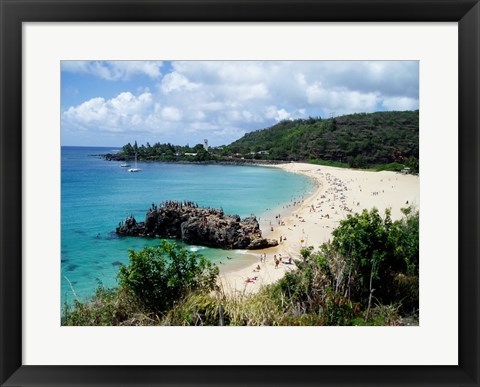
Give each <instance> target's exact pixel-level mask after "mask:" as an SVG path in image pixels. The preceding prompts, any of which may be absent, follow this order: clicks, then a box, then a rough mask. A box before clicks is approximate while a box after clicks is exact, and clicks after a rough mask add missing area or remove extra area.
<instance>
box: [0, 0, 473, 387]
mask: <svg viewBox="0 0 480 387" xmlns="http://www.w3.org/2000/svg"><path fill="white" fill-rule="evenodd" d="M0 12H1V22H0V23H1V34H2V35H1V45H0V50H1V51H0V54H1V63H0V69H1V74H0V76H1V79H0V81H1V84H0V85H1V94H0V95H1V103H0V120H1V123H0V125H1V128H0V129H1V130H0V136H1V137H0V147H1V148H0V168H1V169H0V170H1V175H0V176H1V180H0V182H1V183H0V190H1V191H0V201H1V205H0V221H1V233H0V345H1V348H0V384H1V385H2V386H71V385H76V386H106V385H110V386H120V385H121V386H220V385H225V386H304V385H305V386H306V385H332V386H335V385H338V386H340V385H351V386H357V385H363V386H373V385H417V386H420V385H422V386H426V385H429V386H437V385H438V386H440V385H442V386H454V385H455V386H478V385H479V380H480V378H479V374H480V372H479V371H480V367H479V365H480V357H479V353H480V351H479V350H480V346H479V344H480V340H479V326H480V320H479V305H480V297H479V295H480V288H479V278H480V276H479V251H480V249H479V247H480V246H479V239H480V238H479V237H480V234H479V200H480V192H479V166H480V157H479V156H480V147H479V129H480V125H479V124H480V98H479V95H480V85H479V79H480V4H479V2H478V0H420V1H417V0H414V1H412V0H407V1H405V0H403V1H399V0H361V1H354V0H336V1H332V0H325V1H324V0H298V1H295V0H270V1H269V0H258V1H257V0H198V1H195V0H177V1H173V0H138V1H135V0H123V1H121V0H120V1H107V0H100V1H94V0H62V1H59V0H0ZM79 21H89V22H119V21H122V22H151V21H209V22H218V21H223V22H239V21H251V22H254V21H267V22H269V21H291V22H307V21H335V22H339V21H350V22H351V21H353V22H357V21H361V22H396V21H408V22H447V21H448V22H458V33H459V42H458V43H459V57H458V59H459V78H458V80H459V160H458V162H459V187H458V189H459V230H458V231H459V234H458V237H459V266H458V268H459V316H458V318H459V365H458V366H382V367H380V366H368V367H366V366H291V367H285V366H284V367H273V366H24V365H22V31H21V28H22V23H23V22H79ZM439 114H444V113H443V112H439ZM440 340H441V337H439V341H440ZM226 356H227V354H226Z"/></svg>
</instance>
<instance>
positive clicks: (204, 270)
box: [118, 241, 219, 314]
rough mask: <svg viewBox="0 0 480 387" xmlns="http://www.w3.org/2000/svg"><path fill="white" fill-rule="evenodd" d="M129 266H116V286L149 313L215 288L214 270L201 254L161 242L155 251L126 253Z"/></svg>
mask: <svg viewBox="0 0 480 387" xmlns="http://www.w3.org/2000/svg"><path fill="white" fill-rule="evenodd" d="M128 259H129V261H130V263H129V264H128V265H126V266H125V265H122V266H121V267H120V270H119V273H118V278H119V280H120V286H121V287H122V288H125V289H126V290H127V291H129V292H130V293H131V294H132V295H134V296H135V297H136V299H137V300H138V301H139V302H140V303H141V304H142V305H143V306H144V307H145V308H146V309H147V310H149V311H151V312H154V313H157V314H160V313H163V312H165V311H166V310H168V309H169V308H171V307H172V306H173V305H174V303H175V302H176V301H178V300H180V299H181V298H183V297H185V296H186V295H187V294H189V293H190V292H192V291H196V290H203V291H210V290H213V289H214V288H215V287H216V279H217V276H218V273H219V270H218V267H216V266H215V265H213V264H212V263H211V262H210V261H208V260H207V259H206V258H204V257H203V256H202V255H199V254H195V253H190V252H189V251H188V250H187V249H185V248H179V247H178V246H177V245H176V244H175V243H169V242H166V241H162V243H161V245H160V246H158V247H157V248H153V247H145V248H144V249H143V250H141V251H138V252H135V251H133V250H129V257H128Z"/></svg>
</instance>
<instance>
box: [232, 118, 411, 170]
mask: <svg viewBox="0 0 480 387" xmlns="http://www.w3.org/2000/svg"><path fill="white" fill-rule="evenodd" d="M418 128H419V112H418V110H417V111H404V112H377V113H371V114H366V113H362V114H350V115H346V116H340V117H335V118H331V119H321V118H309V119H307V120H304V119H299V120H293V121H282V122H279V123H278V124H276V125H274V126H272V127H270V128H267V129H263V130H257V131H254V132H250V133H247V134H245V136H243V137H242V138H241V139H239V140H237V141H235V142H233V143H232V144H230V145H229V149H230V151H231V152H232V153H240V154H244V155H245V154H249V153H250V152H254V153H256V152H260V151H267V152H268V158H271V159H280V160H292V161H305V160H324V161H325V160H328V161H336V162H340V163H343V164H348V165H349V166H350V167H353V168H366V167H368V166H372V165H377V164H388V163H393V162H397V163H401V164H405V161H406V159H408V158H410V157H412V158H415V159H417V160H418V153H419V145H418V139H419V137H418V136H419V134H418V133H419V130H418ZM258 156H261V155H258ZM255 157H257V155H256V156H255Z"/></svg>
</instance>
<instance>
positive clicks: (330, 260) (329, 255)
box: [63, 208, 419, 326]
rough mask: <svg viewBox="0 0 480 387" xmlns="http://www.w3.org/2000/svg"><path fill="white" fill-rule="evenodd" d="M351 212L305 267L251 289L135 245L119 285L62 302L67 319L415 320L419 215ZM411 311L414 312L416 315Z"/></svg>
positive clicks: (186, 258)
mask: <svg viewBox="0 0 480 387" xmlns="http://www.w3.org/2000/svg"><path fill="white" fill-rule="evenodd" d="M402 211H403V214H404V216H403V218H402V219H401V220H398V221H392V219H391V216H390V211H388V210H387V211H386V212H385V214H384V216H381V215H380V214H379V212H378V211H377V210H376V209H372V210H371V211H367V210H365V211H363V212H362V213H361V214H356V215H349V216H348V217H347V219H345V220H343V221H341V222H340V225H339V227H338V228H337V229H335V230H334V231H333V233H332V236H333V239H332V241H331V243H326V244H323V245H322V246H320V247H319V249H318V250H315V249H314V248H313V247H311V246H310V247H307V248H304V249H302V250H301V251H300V255H301V257H302V258H303V259H301V260H300V261H297V267H298V270H295V271H292V272H288V273H287V274H286V275H285V276H284V277H283V278H282V279H281V280H280V281H278V282H277V283H275V284H272V285H269V286H265V287H263V288H262V289H261V290H260V291H259V292H258V293H256V294H253V295H247V294H235V295H232V294H231V292H228V291H227V290H228V289H227V290H225V289H219V288H217V286H216V279H217V275H218V268H216V267H214V266H212V265H211V264H210V263H209V262H208V261H206V260H205V259H204V258H203V257H202V256H201V255H198V254H192V253H189V252H188V251H187V250H185V249H179V248H178V247H177V246H176V245H175V244H171V243H167V242H163V243H162V244H161V245H160V246H159V247H158V248H157V249H154V248H145V249H143V250H142V251H140V252H134V251H130V253H129V260H130V263H129V265H127V266H122V267H121V268H120V271H119V286H118V288H116V289H104V288H102V287H100V288H99V289H98V290H97V293H96V294H95V296H94V297H93V298H92V299H91V300H90V301H88V302H85V303H82V302H79V301H76V302H75V303H74V305H66V306H65V309H64V321H63V324H65V325H219V324H223V325H272V326H274V325H397V324H401V323H402V321H404V320H403V319H404V318H405V316H407V317H408V318H409V319H410V320H411V321H413V323H415V322H416V321H417V320H416V319H417V313H418V296H419V293H418V290H419V285H418V284H419V282H418V276H419V271H418V270H419V214H418V211H414V210H413V209H412V208H406V209H403V210H402ZM412 316H413V317H412Z"/></svg>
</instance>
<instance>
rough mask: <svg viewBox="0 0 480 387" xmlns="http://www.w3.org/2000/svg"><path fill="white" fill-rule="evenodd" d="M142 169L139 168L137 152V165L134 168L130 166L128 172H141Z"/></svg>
mask: <svg viewBox="0 0 480 387" xmlns="http://www.w3.org/2000/svg"><path fill="white" fill-rule="evenodd" d="M140 171H141V169H139V168H138V167H137V154H136V153H135V167H134V168H130V169H129V170H128V172H140Z"/></svg>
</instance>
